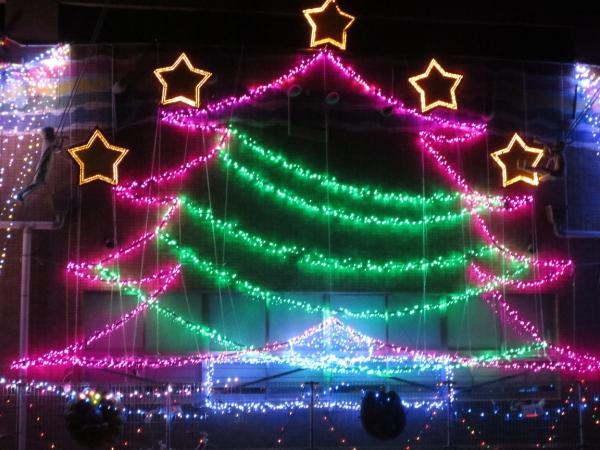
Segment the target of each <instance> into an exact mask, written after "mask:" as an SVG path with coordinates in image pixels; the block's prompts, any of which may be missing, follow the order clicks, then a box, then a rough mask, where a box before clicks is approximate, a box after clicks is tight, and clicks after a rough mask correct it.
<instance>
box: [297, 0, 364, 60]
mask: <svg viewBox="0 0 600 450" xmlns="http://www.w3.org/2000/svg"><path fill="white" fill-rule="evenodd" d="M302 12H303V13H304V16H305V17H306V20H308V23H309V24H310V26H311V27H312V32H311V35H310V46H311V47H316V46H318V45H322V44H331V45H335V46H336V47H339V48H340V49H341V50H346V31H347V30H348V28H350V25H352V22H354V19H355V17H354V16H351V15H350V14H347V13H345V12H343V11H342V10H341V9H340V7H339V6H338V5H336V4H335V0H327V1H326V2H325V3H323V6H321V7H320V8H312V9H305V10H304V11H302Z"/></svg>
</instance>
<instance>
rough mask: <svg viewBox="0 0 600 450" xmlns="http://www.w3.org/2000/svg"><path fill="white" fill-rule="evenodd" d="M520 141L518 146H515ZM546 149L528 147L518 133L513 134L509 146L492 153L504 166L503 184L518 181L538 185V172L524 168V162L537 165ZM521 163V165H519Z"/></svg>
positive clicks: (533, 165)
mask: <svg viewBox="0 0 600 450" xmlns="http://www.w3.org/2000/svg"><path fill="white" fill-rule="evenodd" d="M515 143H518V144H519V145H518V146H515ZM543 155H544V150H543V149H541V148H533V147H528V146H527V144H525V142H524V141H523V139H521V138H520V137H519V135H518V134H517V133H515V135H514V136H513V138H512V139H511V141H510V144H508V147H506V148H503V149H501V150H498V151H496V152H494V153H492V155H491V156H492V158H494V161H496V162H497V163H498V165H499V166H500V167H501V168H502V186H504V187H506V186H509V185H511V184H513V183H516V182H518V181H524V182H525V183H528V184H531V185H533V186H537V185H538V183H539V180H538V174H537V173H535V172H533V173H531V172H528V171H527V170H526V169H523V168H521V167H523V162H525V166H527V167H536V166H537V165H538V163H539V162H540V160H541V159H542V156H543ZM519 164H520V165H519Z"/></svg>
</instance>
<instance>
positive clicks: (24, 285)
mask: <svg viewBox="0 0 600 450" xmlns="http://www.w3.org/2000/svg"><path fill="white" fill-rule="evenodd" d="M31 233H32V229H31V228H30V227H27V226H26V227H24V228H23V249H22V253H21V316H20V329H19V356H20V358H21V359H24V358H27V356H28V348H29V281H30V278H31ZM19 375H20V378H21V379H20V380H19V401H18V405H17V408H18V410H19V413H18V450H25V449H26V438H27V398H26V390H27V369H21V370H20V374H19Z"/></svg>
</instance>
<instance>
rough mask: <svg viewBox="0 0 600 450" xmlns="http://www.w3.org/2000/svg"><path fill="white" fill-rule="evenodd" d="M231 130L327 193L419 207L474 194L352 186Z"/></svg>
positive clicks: (268, 158) (270, 160)
mask: <svg viewBox="0 0 600 450" xmlns="http://www.w3.org/2000/svg"><path fill="white" fill-rule="evenodd" d="M230 130H231V134H232V135H234V136H236V137H237V138H238V139H240V141H241V142H242V144H243V145H244V146H246V147H247V148H249V149H250V150H251V151H252V152H253V153H254V154H255V155H258V156H259V157H260V158H261V159H263V160H264V161H266V162H268V163H270V164H273V165H276V166H279V167H281V168H282V169H284V170H285V171H287V172H289V173H292V174H293V175H295V176H296V177H298V178H300V179H302V180H306V181H312V182H316V183H317V184H318V185H320V186H322V187H324V188H328V189H329V190H330V192H333V193H342V194H347V195H348V196H350V197H352V198H353V199H361V200H362V199H365V198H371V199H372V200H374V201H377V202H382V203H384V204H386V205H389V204H393V203H398V204H400V205H405V204H408V205H409V206H421V205H423V204H427V205H432V204H435V203H443V204H448V203H452V202H455V201H457V200H466V199H467V198H469V197H473V195H468V194H464V193H461V192H456V193H452V194H446V193H436V194H433V195H432V196H431V197H424V196H421V195H408V194H403V193H397V192H382V191H379V190H378V189H372V188H370V187H368V186H352V185H350V184H344V183H340V182H338V181H337V179H336V177H330V176H328V175H325V174H319V173H316V172H313V171H312V170H310V169H308V168H306V167H304V166H302V165H300V164H297V163H291V162H289V161H287V160H286V159H285V157H284V156H283V155H281V154H279V153H275V152H273V151H271V150H268V149H266V148H264V147H263V146H261V145H259V144H258V143H257V142H256V141H255V140H253V139H252V138H250V137H248V136H247V135H245V134H243V133H241V132H240V131H239V130H237V129H235V128H233V127H230ZM477 197H479V196H477ZM478 199H479V200H481V201H484V202H486V203H489V204H490V205H492V206H496V207H502V206H503V205H504V201H503V200H502V198H500V197H485V198H478Z"/></svg>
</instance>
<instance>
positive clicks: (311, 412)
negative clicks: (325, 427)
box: [310, 381, 315, 450]
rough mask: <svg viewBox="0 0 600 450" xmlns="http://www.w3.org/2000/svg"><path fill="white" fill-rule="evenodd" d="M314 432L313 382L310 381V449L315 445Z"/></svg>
mask: <svg viewBox="0 0 600 450" xmlns="http://www.w3.org/2000/svg"><path fill="white" fill-rule="evenodd" d="M314 432H315V382H314V381H311V382H310V450H313V449H314V448H315V447H314V445H313V443H314Z"/></svg>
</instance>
